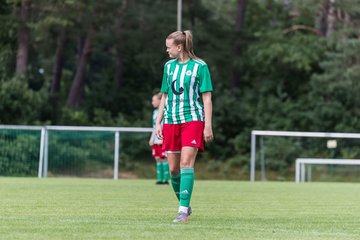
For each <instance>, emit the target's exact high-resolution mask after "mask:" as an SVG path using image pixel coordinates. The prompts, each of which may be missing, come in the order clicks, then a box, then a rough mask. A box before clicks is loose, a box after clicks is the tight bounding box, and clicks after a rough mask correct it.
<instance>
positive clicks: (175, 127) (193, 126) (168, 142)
mask: <svg viewBox="0 0 360 240" xmlns="http://www.w3.org/2000/svg"><path fill="white" fill-rule="evenodd" d="M204 126H205V125H204V122H202V121H192V122H186V123H181V124H164V125H163V136H164V142H163V150H165V151H174V152H175V151H176V152H177V151H181V148H182V147H196V148H198V149H199V152H203V151H204V149H205V148H204Z"/></svg>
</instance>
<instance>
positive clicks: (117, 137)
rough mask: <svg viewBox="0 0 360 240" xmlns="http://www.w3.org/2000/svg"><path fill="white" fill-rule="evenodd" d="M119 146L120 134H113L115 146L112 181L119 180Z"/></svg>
mask: <svg viewBox="0 0 360 240" xmlns="http://www.w3.org/2000/svg"><path fill="white" fill-rule="evenodd" d="M119 145H120V133H119V132H118V131H116V132H115V146H114V180H117V179H119Z"/></svg>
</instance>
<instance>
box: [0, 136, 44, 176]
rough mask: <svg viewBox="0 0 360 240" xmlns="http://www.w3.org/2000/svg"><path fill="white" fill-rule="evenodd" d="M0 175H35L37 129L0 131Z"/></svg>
mask: <svg viewBox="0 0 360 240" xmlns="http://www.w3.org/2000/svg"><path fill="white" fill-rule="evenodd" d="M0 145H1V149H0V176H32V177H34V176H37V171H38V163H39V145H40V134H39V132H38V131H36V132H33V131H26V132H21V131H13V130H2V131H1V132H0Z"/></svg>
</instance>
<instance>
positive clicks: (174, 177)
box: [171, 173, 181, 201]
mask: <svg viewBox="0 0 360 240" xmlns="http://www.w3.org/2000/svg"><path fill="white" fill-rule="evenodd" d="M180 181H181V175H180V173H178V174H171V185H172V187H173V189H174V192H175V195H176V197H177V199H178V200H179V201H180Z"/></svg>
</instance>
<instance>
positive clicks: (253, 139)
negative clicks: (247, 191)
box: [250, 132, 256, 182]
mask: <svg viewBox="0 0 360 240" xmlns="http://www.w3.org/2000/svg"><path fill="white" fill-rule="evenodd" d="M255 148H256V135H255V134H254V133H253V132H251V164H250V181H252V182H254V181H255V158H256V156H255V152H256V149H255Z"/></svg>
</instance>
